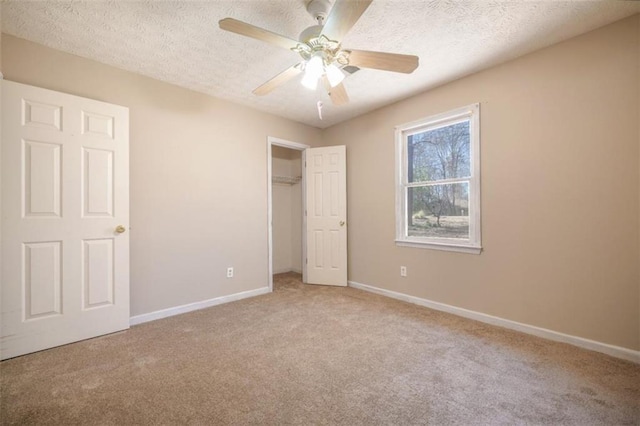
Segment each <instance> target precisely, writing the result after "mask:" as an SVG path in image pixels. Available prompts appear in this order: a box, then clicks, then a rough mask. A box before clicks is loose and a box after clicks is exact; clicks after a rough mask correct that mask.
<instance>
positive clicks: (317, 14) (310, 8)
mask: <svg viewBox="0 0 640 426" xmlns="http://www.w3.org/2000/svg"><path fill="white" fill-rule="evenodd" d="M329 10H331V2H330V1H329V0H311V1H309V3H307V12H309V15H311V16H312V17H313V19H315V20H316V22H317V23H318V24H319V25H322V24H324V21H325V19H327V15H328V14H329Z"/></svg>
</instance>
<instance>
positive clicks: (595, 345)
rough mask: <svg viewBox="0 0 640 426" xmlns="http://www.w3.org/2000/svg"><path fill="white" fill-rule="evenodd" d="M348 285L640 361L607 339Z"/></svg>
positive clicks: (639, 353) (639, 354) (639, 356)
mask: <svg viewBox="0 0 640 426" xmlns="http://www.w3.org/2000/svg"><path fill="white" fill-rule="evenodd" d="M349 287H353V288H357V289H360V290H365V291H369V292H371V293H376V294H380V295H383V296H387V297H391V298H393V299H398V300H402V301H405V302H409V303H413V304H416V305H420V306H424V307H427V308H431V309H435V310H437V311H443V312H448V313H450V314H454V315H458V316H461V317H465V318H469V319H472V320H476V321H480V322H484V323H487V324H492V325H497V326H499V327H504V328H508V329H511V330H516V331H520V332H522V333H527V334H532V335H534V336H538V337H542V338H545V339H549V340H554V341H556V342H562V343H568V344H570V345H574V346H578V347H581V348H585V349H589V350H592V351H596V352H602V353H605V354H607V355H611V356H614V357H616V358H621V359H625V360H627V361H631V362H635V363H637V364H640V351H634V350H632V349H627V348H623V347H620V346H614V345H609V344H607V343H602V342H596V341H595V340H589V339H585V338H582V337H577V336H572V335H569V334H564V333H559V332H557V331H553V330H548V329H546V328H540V327H536V326H533V325H528V324H523V323H520V322H516V321H511V320H508V319H504V318H500V317H494V316H492V315H487V314H483V313H481V312H476V311H470V310H468V309H464V308H458V307H456V306H451V305H447V304H445V303H440V302H434V301H432V300H428V299H422V298H420V297H415V296H409V295H408V294H404V293H398V292H395V291H391V290H386V289H383V288H379V287H373V286H370V285H367V284H361V283H358V282H355V281H349Z"/></svg>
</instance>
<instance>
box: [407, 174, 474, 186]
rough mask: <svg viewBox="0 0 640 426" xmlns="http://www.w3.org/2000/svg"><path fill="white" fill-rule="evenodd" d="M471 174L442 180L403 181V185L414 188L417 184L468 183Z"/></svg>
mask: <svg viewBox="0 0 640 426" xmlns="http://www.w3.org/2000/svg"><path fill="white" fill-rule="evenodd" d="M470 182H471V176H467V177H461V178H456V179H442V180H427V181H423V182H405V183H404V184H403V185H405V186H406V187H408V188H415V187H419V186H429V185H441V184H444V183H470Z"/></svg>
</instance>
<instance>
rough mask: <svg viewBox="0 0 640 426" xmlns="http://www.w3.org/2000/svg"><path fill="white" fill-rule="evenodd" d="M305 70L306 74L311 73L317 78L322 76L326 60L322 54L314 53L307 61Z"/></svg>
mask: <svg viewBox="0 0 640 426" xmlns="http://www.w3.org/2000/svg"><path fill="white" fill-rule="evenodd" d="M304 71H305V75H310V76H312V77H314V78H315V79H318V78H320V76H321V75H322V73H324V60H323V59H322V55H318V54H316V55H313V56H312V57H311V59H309V60H308V61H307V65H306V66H305V68H304Z"/></svg>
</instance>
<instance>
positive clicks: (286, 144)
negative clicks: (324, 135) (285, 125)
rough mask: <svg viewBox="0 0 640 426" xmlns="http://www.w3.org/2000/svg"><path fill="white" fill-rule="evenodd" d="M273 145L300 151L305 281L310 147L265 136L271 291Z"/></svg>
mask: <svg viewBox="0 0 640 426" xmlns="http://www.w3.org/2000/svg"><path fill="white" fill-rule="evenodd" d="M273 146H280V147H283V148H289V149H294V150H296V151H301V154H302V158H301V168H302V180H301V181H300V185H301V189H302V229H301V233H302V235H301V236H302V259H303V261H302V282H305V280H306V278H307V263H306V262H305V259H306V258H307V233H306V232H305V230H306V229H307V215H306V214H305V212H306V210H307V197H306V195H307V194H306V192H307V191H306V183H305V182H306V181H305V172H304V170H305V159H306V149H307V148H311V146H309V145H305V144H302V143H298V142H292V141H288V140H286V139H280V138H276V137H273V136H267V234H268V237H267V241H268V242H267V244H268V261H267V263H268V273H269V292H272V291H273V188H272V183H271V177H272V174H273V171H272V166H273V165H272V161H273V158H272V154H271V148H272V147H273Z"/></svg>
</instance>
